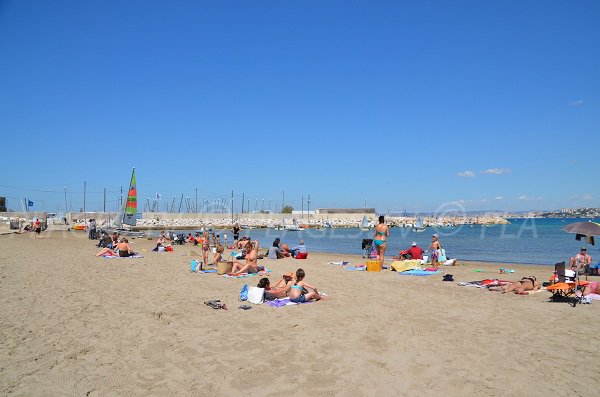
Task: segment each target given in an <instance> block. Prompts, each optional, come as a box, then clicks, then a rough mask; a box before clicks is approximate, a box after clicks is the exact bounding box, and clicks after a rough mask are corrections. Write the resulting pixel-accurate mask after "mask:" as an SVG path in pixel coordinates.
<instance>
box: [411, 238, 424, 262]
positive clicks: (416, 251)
mask: <svg viewBox="0 0 600 397" xmlns="http://www.w3.org/2000/svg"><path fill="white" fill-rule="evenodd" d="M424 252H425V251H423V248H421V247H419V246H418V245H417V243H416V242H414V241H413V243H412V245H411V247H410V248H409V249H408V254H409V255H410V257H411V258H412V259H419V260H423V253H424Z"/></svg>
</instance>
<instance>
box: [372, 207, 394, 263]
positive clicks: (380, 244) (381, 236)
mask: <svg viewBox="0 0 600 397" xmlns="http://www.w3.org/2000/svg"><path fill="white" fill-rule="evenodd" d="M389 236H390V228H389V227H387V225H386V224H385V218H384V217H383V215H381V216H380V217H379V224H378V225H377V226H375V239H374V240H373V243H374V244H375V249H377V260H378V261H380V262H381V263H382V264H383V260H384V259H385V249H386V246H387V238H388V237H389Z"/></svg>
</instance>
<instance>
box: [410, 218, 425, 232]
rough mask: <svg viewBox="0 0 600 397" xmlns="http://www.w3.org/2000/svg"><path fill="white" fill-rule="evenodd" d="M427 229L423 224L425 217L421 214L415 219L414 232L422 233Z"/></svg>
mask: <svg viewBox="0 0 600 397" xmlns="http://www.w3.org/2000/svg"><path fill="white" fill-rule="evenodd" d="M424 231H425V227H424V226H423V218H421V217H420V216H418V217H417V220H416V221H415V227H414V228H413V232H416V233H421V232H424Z"/></svg>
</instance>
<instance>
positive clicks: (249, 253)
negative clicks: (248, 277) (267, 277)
mask: <svg viewBox="0 0 600 397" xmlns="http://www.w3.org/2000/svg"><path fill="white" fill-rule="evenodd" d="M244 249H245V251H246V257H245V260H246V263H245V264H244V263H240V262H238V261H234V262H233V267H232V268H231V273H230V275H232V276H237V275H238V274H240V273H258V264H257V262H256V261H257V258H258V240H254V242H252V241H248V242H247V243H246V246H245V247H244Z"/></svg>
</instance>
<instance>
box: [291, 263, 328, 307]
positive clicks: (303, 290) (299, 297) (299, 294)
mask: <svg viewBox="0 0 600 397" xmlns="http://www.w3.org/2000/svg"><path fill="white" fill-rule="evenodd" d="M305 276H306V274H305V273H304V270H303V269H298V270H296V282H295V283H294V285H292V287H291V288H290V302H294V303H304V302H308V301H310V300H312V299H314V300H317V301H318V300H320V299H322V297H321V295H320V294H319V291H317V287H315V286H312V285H310V284H309V283H307V282H306V281H304V277H305ZM309 290H312V291H309Z"/></svg>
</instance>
